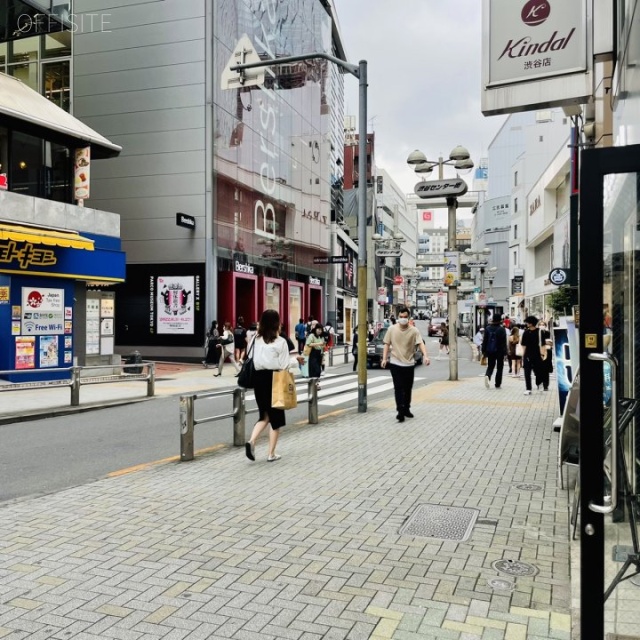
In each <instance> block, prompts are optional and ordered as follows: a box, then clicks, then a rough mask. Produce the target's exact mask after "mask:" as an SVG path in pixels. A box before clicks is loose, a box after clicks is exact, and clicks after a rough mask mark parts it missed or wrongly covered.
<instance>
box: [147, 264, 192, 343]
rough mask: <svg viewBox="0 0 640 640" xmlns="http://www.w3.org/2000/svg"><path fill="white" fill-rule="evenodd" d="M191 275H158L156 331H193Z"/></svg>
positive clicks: (189, 332)
mask: <svg viewBox="0 0 640 640" xmlns="http://www.w3.org/2000/svg"><path fill="white" fill-rule="evenodd" d="M193 290H194V277H193V276H167V277H164V276H163V277H159V278H158V285H157V288H156V291H157V296H158V297H157V308H158V316H157V331H158V333H159V334H160V333H165V334H166V333H182V334H193V332H194V308H193Z"/></svg>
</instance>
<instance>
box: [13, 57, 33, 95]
mask: <svg viewBox="0 0 640 640" xmlns="http://www.w3.org/2000/svg"><path fill="white" fill-rule="evenodd" d="M7 73H8V74H9V75H10V76H13V77H14V78H18V80H20V81H21V82H24V84H26V85H27V86H28V87H31V89H33V90H34V91H38V93H40V92H39V87H38V65H37V63H31V64H12V65H9V67H8V68H7Z"/></svg>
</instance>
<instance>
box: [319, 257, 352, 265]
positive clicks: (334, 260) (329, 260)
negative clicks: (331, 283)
mask: <svg viewBox="0 0 640 640" xmlns="http://www.w3.org/2000/svg"><path fill="white" fill-rule="evenodd" d="M348 263H349V256H315V257H314V258H313V264H348Z"/></svg>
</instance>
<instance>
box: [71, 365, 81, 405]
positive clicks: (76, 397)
mask: <svg viewBox="0 0 640 640" xmlns="http://www.w3.org/2000/svg"><path fill="white" fill-rule="evenodd" d="M71 406H72V407H79V406H80V367H71Z"/></svg>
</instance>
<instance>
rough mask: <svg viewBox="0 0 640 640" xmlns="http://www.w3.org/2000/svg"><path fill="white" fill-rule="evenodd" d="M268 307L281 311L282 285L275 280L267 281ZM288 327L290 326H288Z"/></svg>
mask: <svg viewBox="0 0 640 640" xmlns="http://www.w3.org/2000/svg"><path fill="white" fill-rule="evenodd" d="M265 302H266V307H265V308H266V309H275V310H276V311H280V285H279V284H278V283H275V282H267V291H266V300H265ZM287 329H288V327H287Z"/></svg>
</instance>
